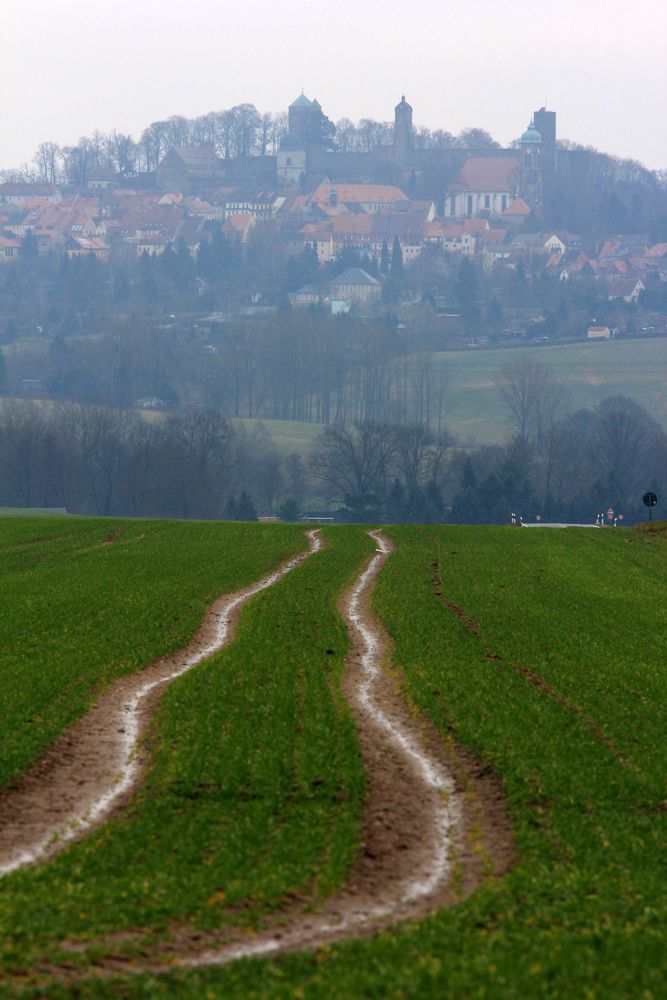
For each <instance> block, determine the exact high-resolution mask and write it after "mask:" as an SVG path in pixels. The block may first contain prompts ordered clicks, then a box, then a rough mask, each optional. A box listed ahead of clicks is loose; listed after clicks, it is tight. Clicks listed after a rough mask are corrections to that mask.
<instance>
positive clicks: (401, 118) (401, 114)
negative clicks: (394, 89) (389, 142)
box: [394, 94, 412, 166]
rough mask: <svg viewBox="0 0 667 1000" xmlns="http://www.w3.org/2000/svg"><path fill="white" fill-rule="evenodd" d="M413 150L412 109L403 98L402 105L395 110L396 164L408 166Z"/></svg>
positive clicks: (403, 97)
mask: <svg viewBox="0 0 667 1000" xmlns="http://www.w3.org/2000/svg"><path fill="white" fill-rule="evenodd" d="M411 150H412V108H411V107H410V105H409V104H408V102H407V101H406V99H405V94H403V96H402V97H401V100H400V103H399V104H397V105H396V107H395V108H394V156H395V158H396V162H397V163H398V164H400V165H401V166H406V165H407V163H408V161H409V159H410V152H411Z"/></svg>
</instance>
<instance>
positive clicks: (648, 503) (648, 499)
mask: <svg viewBox="0 0 667 1000" xmlns="http://www.w3.org/2000/svg"><path fill="white" fill-rule="evenodd" d="M642 502H643V504H644V506H645V507H648V519H649V521H650V520H651V514H652V513H653V507H655V505H656V504H657V502H658V498H657V496H656V495H655V493H652V492H651V491H650V490H649V491H648V493H645V494H644V496H643V497H642Z"/></svg>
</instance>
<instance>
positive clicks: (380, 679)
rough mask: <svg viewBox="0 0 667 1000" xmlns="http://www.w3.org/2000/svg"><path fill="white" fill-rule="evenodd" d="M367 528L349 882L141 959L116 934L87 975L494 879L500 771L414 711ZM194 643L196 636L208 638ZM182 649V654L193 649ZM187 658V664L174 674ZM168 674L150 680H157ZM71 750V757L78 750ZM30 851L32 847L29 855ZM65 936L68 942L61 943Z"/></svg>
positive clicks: (383, 920) (384, 554) (224, 948)
mask: <svg viewBox="0 0 667 1000" xmlns="http://www.w3.org/2000/svg"><path fill="white" fill-rule="evenodd" d="M370 534H371V537H372V538H373V539H374V541H375V542H376V545H377V550H376V553H375V555H374V556H373V557H372V559H371V560H370V562H369V564H368V565H367V567H366V568H365V570H364V571H363V572H362V573H361V574H360V576H359V577H358V578H357V580H356V581H355V583H354V585H353V586H352V588H351V589H350V590H349V591H348V593H347V594H345V595H344V597H343V598H342V599H341V601H340V602H339V607H340V610H341V613H342V614H343V616H344V618H345V620H346V623H347V625H348V629H349V632H350V638H351V643H352V648H351V652H350V654H349V656H348V660H347V670H346V675H345V680H344V692H345V695H346V697H347V699H348V702H349V704H350V707H351V709H352V712H353V715H354V718H355V721H356V725H357V729H358V735H359V740H360V744H361V749H362V754H363V759H364V765H365V768H366V772H367V792H366V801H365V809H364V816H363V821H362V831H361V844H360V848H359V852H358V856H357V860H356V862H355V864H354V866H353V869H352V871H351V873H350V876H349V878H348V880H347V881H346V883H345V885H344V886H343V887H342V889H341V890H340V891H339V892H338V893H337V894H336V895H335V896H334V897H332V898H330V899H328V900H324V901H323V902H322V904H321V906H319V907H318V908H317V909H316V910H314V911H313V910H312V901H309V902H308V903H294V904H290V905H289V906H288V907H287V908H285V909H283V910H281V911H280V912H279V913H277V914H276V915H275V917H274V918H272V920H271V921H269V922H268V925H267V926H266V928H265V929H264V930H260V931H259V932H257V933H254V934H253V935H252V936H251V937H249V936H248V935H247V934H243V933H242V932H238V931H234V930H232V931H230V930H226V931H224V932H219V933H218V932H211V933H206V934H203V933H200V932H191V931H188V930H184V929H183V928H182V927H181V928H175V929H174V932H173V934H172V935H171V936H170V938H169V940H168V941H163V942H161V943H160V944H159V945H158V944H151V945H147V946H146V948H145V950H143V951H142V953H141V956H138V955H137V953H136V950H134V949H133V951H134V954H133V958H132V962H131V964H130V963H128V962H126V960H125V959H124V958H123V957H122V955H120V954H119V949H118V943H119V942H117V941H116V942H115V945H114V943H112V942H109V952H110V954H109V957H108V959H104V958H101V959H100V958H97V960H96V961H95V963H94V965H93V966H87V968H86V972H85V975H88V976H89V975H91V974H98V975H99V974H102V975H118V974H123V973H124V974H127V973H136V972H142V971H147V970H150V971H165V970H166V969H168V968H169V967H173V966H175V965H176V966H180V967H183V966H203V965H219V964H223V963H227V962H230V961H233V960H234V959H237V958H241V957H244V958H250V957H261V956H268V955H273V954H277V953H280V952H285V951H294V950H298V949H302V948H307V947H316V946H319V945H321V944H324V943H326V942H330V941H334V940H338V939H341V938H345V937H350V936H359V935H362V934H369V933H372V932H375V931H376V930H379V929H380V928H382V927H385V926H388V925H390V924H393V923H396V922H397V921H399V920H402V919H406V918H408V917H417V916H422V915H425V914H427V913H430V912H432V911H433V910H435V909H436V908H438V907H440V906H444V905H451V904H453V903H456V902H459V901H460V900H461V899H463V898H465V896H467V895H468V894H469V893H470V892H471V891H472V890H473V889H474V888H475V887H476V886H477V885H478V884H479V883H480V882H481V880H482V879H483V878H484V877H486V876H488V875H495V876H497V875H501V874H504V873H505V872H506V871H507V870H508V869H509V867H510V865H511V863H512V838H511V830H510V820H509V816H508V813H507V810H506V806H505V802H504V799H503V796H502V794H501V791H500V786H499V783H498V781H497V779H496V778H495V777H494V776H493V775H492V774H491V773H490V769H489V768H487V767H483V766H481V765H480V764H479V763H478V762H476V761H475V760H473V759H472V758H471V757H470V756H469V755H468V754H467V753H466V752H465V751H462V750H461V749H460V748H458V747H455V746H454V745H453V744H452V745H449V744H448V743H447V742H446V741H443V738H442V736H441V735H439V734H438V733H437V732H436V731H435V729H434V728H433V727H432V726H431V724H430V723H428V722H427V721H425V720H424V719H423V718H421V717H419V716H418V715H417V714H416V713H414V712H412V711H411V710H410V708H409V707H408V705H407V704H406V701H405V698H404V697H403V694H402V692H401V688H400V681H399V679H398V678H397V676H396V675H395V673H394V671H393V670H392V669H391V666H390V662H389V654H390V647H389V642H388V640H387V637H386V635H385V634H384V632H383V629H382V627H381V626H380V624H379V623H378V622H377V621H376V620H375V619H374V617H373V616H372V614H371V611H370V595H371V592H372V588H373V584H374V581H375V578H376V576H377V574H378V573H379V571H380V569H381V567H382V565H383V564H384V562H385V561H386V560H387V558H389V556H390V554H391V552H392V551H393V549H392V546H391V544H390V542H389V541H388V540H387V539H386V538H385V537H384V536H383V535H382V534H381V533H380V532H379V531H374V532H371V533H370ZM310 542H311V551H315V550H316V548H317V547H319V545H320V544H321V543H320V542H319V539H317V538H316V537H315V533H311V534H310ZM306 555H307V553H306V554H304V555H303V556H301V557H299V558H298V559H297V560H293V561H292V562H291V563H289V564H287V566H286V567H283V569H282V570H280V571H278V574H274V576H275V578H276V579H277V578H278V575H282V574H284V573H285V572H288V570H289V569H290V568H292V566H293V565H295V564H296V563H297V562H298V561H301V560H303V559H304V558H305V557H306ZM270 579H271V578H268V577H267V578H266V579H265V580H263V581H261V583H260V584H257V585H256V586H255V587H254V588H249V590H248V591H244V592H243V594H242V595H237V596H235V597H234V598H233V599H232V601H236V602H237V603H236V604H234V605H233V607H234V609H238V607H239V605H240V603H242V601H243V600H245V599H247V597H249V596H251V594H253V593H257V591H258V590H260V589H263V587H264V586H268V585H269V583H267V581H268V580H270ZM271 582H272V581H271ZM227 600H229V599H227ZM223 605H224V610H223V611H220V609H218V611H217V612H216V613H217V614H218V615H224V614H227V616H228V618H229V616H231V614H232V610H231V605H230V604H228V603H226V602H223ZM226 627H228V626H226ZM226 641H229V640H228V639H227V640H226ZM199 642H200V645H201V644H203V639H201V638H200V639H199ZM216 648H217V647H216ZM188 649H189V650H190V651H189V652H188V654H187V656H188V657H189V658H192V657H194V655H195V654H194V653H193V652H192V650H191V649H190V647H188ZM211 651H212V650H211V649H210V648H208V647H207V648H206V649H205V650H201V649H199V651H198V653H197V654H196V659H194V660H193V662H192V663H189V666H192V665H194V662H198V661H199V659H201V658H203V656H206V655H210V652H211ZM172 659H174V660H175V659H176V658H172ZM189 666H188V667H183V666H182V669H179V670H178V671H177V672H175V673H172V674H170V675H169V678H170V677H172V676H178V673H182V672H184V670H185V669H189ZM143 673H144V672H142V674H143ZM169 678H167V677H165V678H163V679H158V680H156V681H155V682H154V683H155V685H159V684H164V683H166V680H167V679H169ZM142 680H143V677H142ZM145 686H146V685H144V687H145ZM142 690H143V689H142ZM135 697H136V695H135ZM125 698H126V699H127V695H125ZM153 704H154V701H153V700H152V699H151V698H149V697H148V696H147V695H144V696H143V709H142V716H145V715H146V714H147V713H148V711H150V709H151V708H152V707H153ZM91 714H92V713H91ZM117 718H118V716H117V715H116V719H117ZM75 728H76V727H75ZM95 739H98V737H97V736H96V737H95ZM61 752H62V750H61ZM70 753H71V754H74V755H76V756H78V755H77V754H76V751H75V750H74V749H72V750H70ZM135 759H136V761H137V763H136V765H135V764H134V763H133V762H134V760H135ZM131 761H132V763H131V764H130V763H128V764H127V766H128V767H129V766H132V767H133V774H132V779H131V781H130V782H129V784H127V785H126V787H124V788H123V791H122V792H120V793H118V794H117V795H115V797H114V799H113V802H110V801H107V802H106V804H105V807H104V812H103V814H100V813H99V812H98V813H96V818H95V820H93V821H91V822H96V821H98V820H99V819H100V818H102V815H107V814H108V812H109V810H110V809H111V807H112V806H113V807H114V808H115V807H117V806H119V805H121V804H123V802H125V801H126V800H127V797H128V794H129V792H130V791H131V788H132V787H133V786H134V784H135V783H136V780H137V774H138V767H139V764H140V760H139V759H138V758H136V757H132V758H131ZM71 766H72V767H73V766H74V761H72V765H71ZM114 787H115V786H114ZM89 811H90V807H89ZM88 825H90V823H89V824H88ZM79 829H80V828H79ZM77 833H78V831H77ZM40 842H41V841H40ZM2 843H3V842H2V840H0V863H4V862H3V853H2V852H3V851H4V848H3V847H2ZM15 849H16V844H15ZM46 853H48V851H44V852H43V854H42V855H39V856H40V857H41V856H44V855H45V854H46ZM36 857H37V855H33V857H32V859H31V860H35V859H36ZM2 870H3V869H2V868H0V871H2ZM5 870H7V869H5ZM223 933H224V937H223V936H222V935H223ZM141 937H142V935H141V934H139V933H138V934H137V935H133V934H132V932H129V933H128V934H127V935H123V938H125V939H126V940H128V939H133V942H134V945H135V948H136V945H137V943H139V942H140V939H141ZM62 944H63V946H64V947H67V943H66V942H63V943H62ZM100 945H102V946H103V942H101V941H96V942H89V943H87V944H85V945H84V944H83V943H82V942H77V943H74V942H72V943H71V950H72V951H77V952H78V951H82V950H86V949H87V948H88V947H93V946H94V947H95V950H96V952H97V955H99V949H100ZM53 972H54V973H55V974H56V975H57V974H58V973H59V972H60V974H61V975H64V976H67V977H75V978H78V977H79V976H80V975H81V973H80V972H79V973H77V972H73V971H72V970H65V969H63V970H57V969H54V970H53Z"/></svg>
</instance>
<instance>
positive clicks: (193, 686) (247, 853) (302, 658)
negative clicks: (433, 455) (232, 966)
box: [0, 528, 374, 970]
mask: <svg viewBox="0 0 667 1000" xmlns="http://www.w3.org/2000/svg"><path fill="white" fill-rule="evenodd" d="M327 538H328V541H329V544H328V545H327V547H326V548H325V549H324V550H323V551H322V552H320V553H318V554H317V555H315V556H313V557H311V558H310V559H308V560H307V561H306V562H305V563H304V564H302V565H301V566H300V567H299V568H298V569H297V570H295V571H294V572H293V573H291V574H289V575H288V576H287V577H285V578H283V579H282V580H281V581H280V582H279V583H277V584H276V585H274V586H273V587H271V588H269V589H268V590H266V591H264V592H262V593H261V594H259V595H257V596H256V597H254V598H253V599H252V600H251V602H250V603H249V604H248V606H247V607H246V608H245V609H244V610H243V612H242V615H241V619H240V622H239V626H238V630H237V634H236V638H235V640H234V642H233V643H232V644H231V645H230V646H229V647H227V648H226V649H225V650H223V651H222V652H221V653H219V654H217V655H215V656H213V657H211V658H210V659H208V660H207V661H204V662H203V663H201V664H199V665H198V666H197V667H196V668H195V669H193V670H192V671H190V672H189V673H188V674H186V675H184V676H183V677H181V678H180V679H178V680H177V681H175V682H173V683H172V684H171V685H170V687H169V688H168V689H167V691H166V693H165V695H164V697H163V700H162V702H161V705H160V708H159V711H158V713H157V717H156V719H155V723H154V725H153V727H152V737H151V743H152V747H153V764H152V767H151V769H150V772H149V773H148V775H147V777H146V780H145V783H144V784H143V785H142V787H141V789H140V791H139V792H138V794H137V795H136V796H135V798H134V800H133V801H132V804H131V806H130V807H129V808H128V809H126V810H125V811H124V813H123V814H121V815H120V816H118V817H117V818H115V819H114V820H112V821H111V822H109V823H107V824H106V825H105V826H104V827H103V828H102V829H101V830H99V831H98V832H97V833H95V834H93V835H91V836H90V837H88V838H87V839H85V840H84V841H82V842H81V843H80V844H77V845H75V846H73V847H72V848H70V849H68V850H67V851H65V852H63V854H61V855H59V856H58V857H56V858H55V859H54V860H53V861H52V862H51V863H50V864H47V865H44V866H42V867H40V868H36V869H30V870H29V869H24V870H22V871H20V872H17V873H15V874H14V875H12V876H9V877H7V878H5V879H3V880H2V882H0V939H1V941H2V944H1V945H0V962H1V963H2V967H3V968H4V969H5V970H11V969H12V968H16V966H17V965H19V964H20V965H21V966H25V965H28V966H30V965H32V964H34V963H35V962H36V961H37V960H38V959H40V958H41V959H43V958H44V957H45V956H46V957H51V958H53V957H55V956H56V955H58V954H60V958H61V959H62V958H63V957H64V958H65V960H66V961H68V962H71V961H73V958H72V954H71V952H66V951H64V952H60V953H59V948H58V942H60V941H62V940H63V939H70V940H71V939H73V938H74V939H78V938H80V939H81V940H88V941H93V942H100V943H101V945H102V947H103V948H105V947H106V945H105V935H106V934H107V933H109V932H116V931H122V932H127V931H128V929H129V930H133V931H135V932H136V936H137V938H138V943H137V941H136V940H128V941H126V942H125V943H124V944H123V943H122V942H121V943H119V944H118V945H115V946H114V947H115V949H116V950H122V949H124V948H125V949H129V952H130V953H131V952H132V950H133V949H134V948H136V947H139V946H140V944H141V941H142V940H145V938H146V937H149V938H153V939H154V938H156V937H157V938H159V937H160V935H161V934H162V932H165V933H166V932H168V933H169V934H171V933H173V931H174V928H175V927H177V926H178V927H183V926H184V925H187V926H188V927H189V928H190V930H192V931H195V930H197V929H200V930H205V929H207V928H213V927H219V926H221V925H224V924H227V923H234V924H237V925H239V924H240V925H241V926H242V927H252V926H254V925H255V924H256V923H257V921H258V920H259V919H260V918H261V916H262V915H263V914H265V913H268V912H271V911H273V910H275V909H276V908H278V907H279V906H280V905H281V903H282V902H283V901H284V900H285V898H286V897H288V896H290V895H294V894H298V895H299V896H300V897H303V898H304V899H308V898H310V897H312V898H316V897H317V896H319V895H326V894H330V893H331V892H332V891H333V889H334V888H335V887H336V886H338V885H339V884H340V883H341V881H342V879H343V878H344V877H345V875H346V873H347V871H348V869H349V866H350V864H351V861H352V858H353V857H354V853H355V849H356V844H357V838H358V821H359V815H360V810H361V800H362V795H363V787H364V776H363V767H362V763H361V758H360V754H359V749H358V744H357V740H356V734H355V731H354V724H353V722H352V718H351V714H350V712H349V709H348V707H347V705H346V703H345V701H344V699H343V697H342V694H341V692H340V677H341V673H342V669H343V665H344V658H345V654H346V652H347V649H348V638H347V633H346V630H345V628H344V625H343V622H342V621H341V619H340V616H339V614H338V612H337V610H336V600H337V597H338V595H339V594H340V593H341V592H342V591H343V590H344V589H345V588H346V586H347V585H349V583H351V581H352V579H353V578H354V576H355V575H356V574H357V573H358V572H359V570H360V568H361V566H362V565H363V563H364V560H365V558H366V557H368V556H369V554H370V553H371V552H372V550H373V547H374V546H373V543H372V542H371V540H370V539H369V538H368V536H367V535H366V534H365V533H362V532H361V531H359V530H358V529H354V528H339V529H335V530H330V531H328V532H327Z"/></svg>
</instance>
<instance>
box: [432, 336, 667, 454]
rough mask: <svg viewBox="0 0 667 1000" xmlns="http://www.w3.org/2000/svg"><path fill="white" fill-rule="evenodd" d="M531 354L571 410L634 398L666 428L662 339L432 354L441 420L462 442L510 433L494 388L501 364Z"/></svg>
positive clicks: (495, 439) (666, 349) (494, 439)
mask: <svg viewBox="0 0 667 1000" xmlns="http://www.w3.org/2000/svg"><path fill="white" fill-rule="evenodd" d="M520 358H532V359H533V360H535V361H537V362H539V363H540V364H542V365H545V366H546V367H547V368H548V369H549V370H550V371H551V373H552V374H553V375H554V376H555V377H556V378H557V379H558V380H559V381H560V382H562V384H563V386H564V388H565V391H566V393H567V395H568V400H569V404H570V406H571V407H572V408H574V409H579V408H581V407H587V408H592V407H595V406H597V404H598V403H600V402H601V401H602V400H603V399H604V398H605V397H606V396H615V395H623V396H629V397H631V398H632V399H636V400H637V402H638V403H640V404H641V405H642V406H643V407H644V408H645V409H646V410H647V411H648V412H649V413H650V414H651V416H653V417H654V418H655V419H656V420H657V421H658V423H660V424H662V426H663V427H665V428H667V393H666V392H665V383H666V382H667V339H664V338H663V339H656V340H610V341H604V342H599V343H588V342H586V341H582V342H581V343H579V344H557V343H555V344H553V345H549V346H542V347H527V348H516V349H512V350H470V351H454V352H447V353H444V354H438V355H436V356H435V362H436V363H437V364H441V365H442V366H443V367H444V368H445V369H446V371H447V372H448V373H449V376H450V383H449V389H448V391H447V398H446V403H445V422H446V423H447V426H448V427H449V429H450V430H451V431H452V432H453V433H454V434H456V435H457V436H458V437H459V438H460V439H461V440H462V441H463V442H464V443H467V442H469V441H474V442H477V443H478V444H494V443H499V442H501V441H502V440H503V439H504V438H506V437H507V435H508V434H509V432H510V428H509V422H508V415H507V411H506V408H504V406H503V403H502V401H501V399H500V396H499V394H498V390H497V389H496V387H495V380H496V379H497V378H498V376H499V375H500V374H501V370H502V367H503V365H506V364H513V363H514V362H515V361H517V360H518V359H520Z"/></svg>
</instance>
